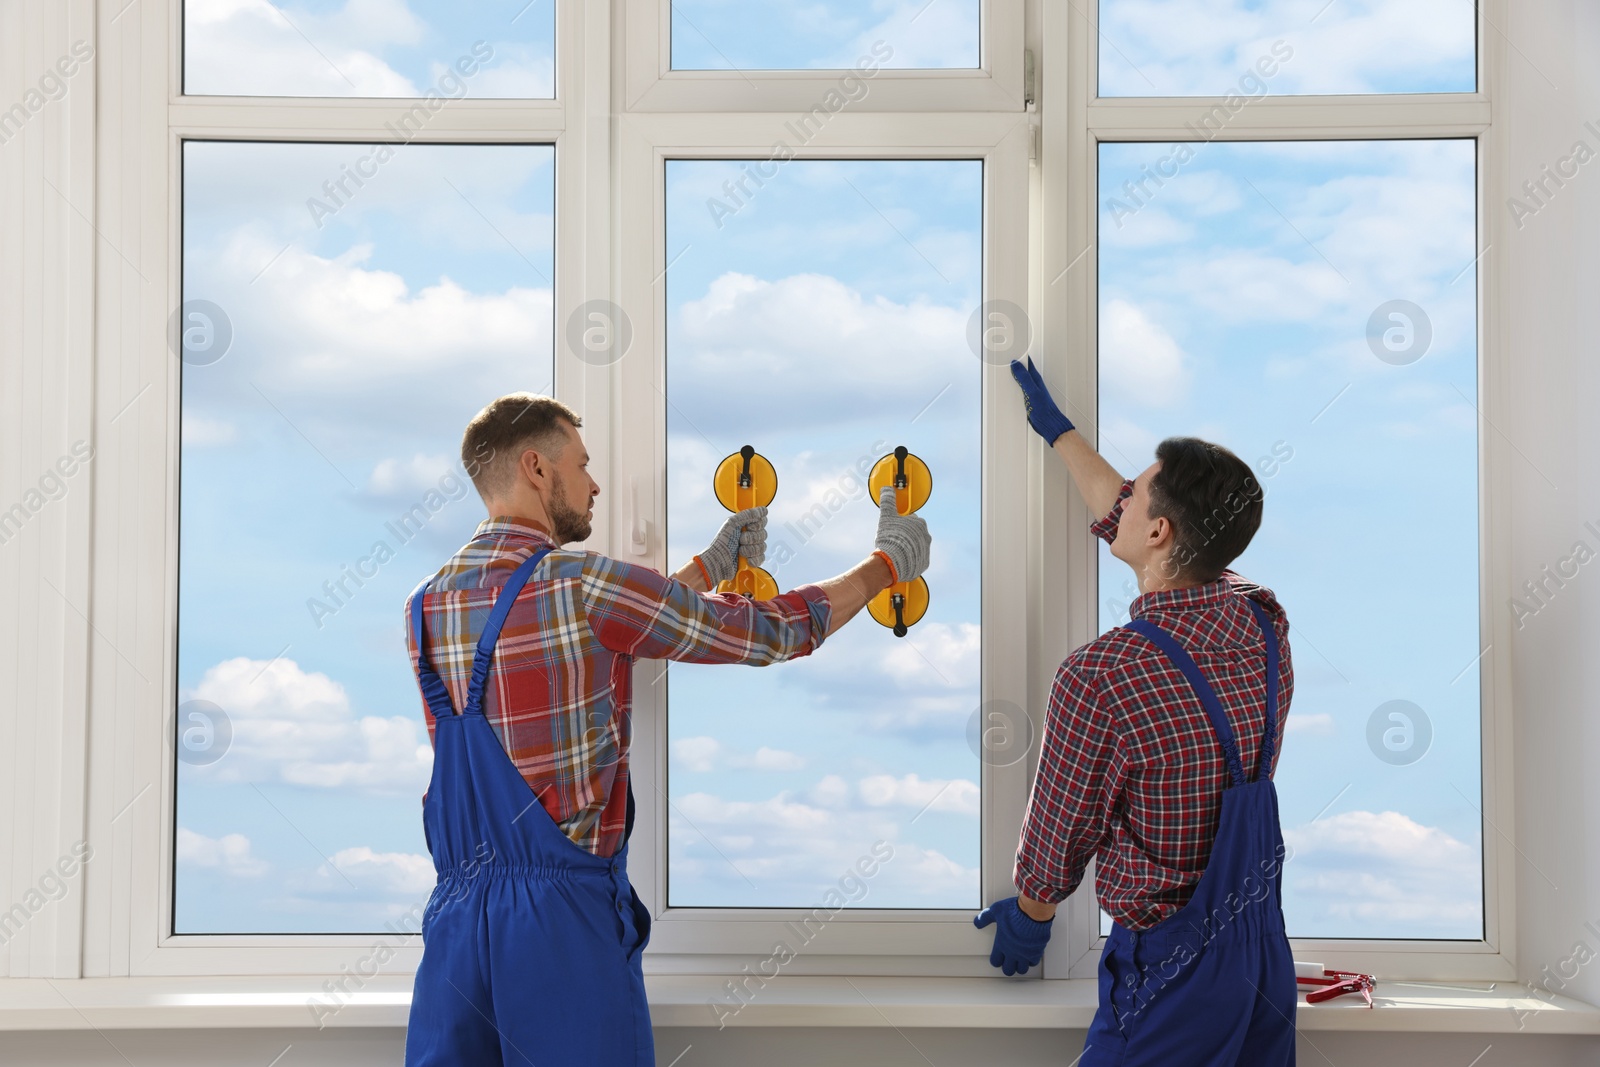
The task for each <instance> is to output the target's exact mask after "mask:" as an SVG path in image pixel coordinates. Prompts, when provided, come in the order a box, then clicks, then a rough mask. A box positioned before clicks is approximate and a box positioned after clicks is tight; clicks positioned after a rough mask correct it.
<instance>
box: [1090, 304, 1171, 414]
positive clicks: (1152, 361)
mask: <svg viewBox="0 0 1600 1067" xmlns="http://www.w3.org/2000/svg"><path fill="white" fill-rule="evenodd" d="M1100 367H1101V373H1102V375H1103V379H1104V384H1105V385H1106V386H1107V387H1109V388H1111V389H1113V390H1116V391H1117V392H1118V393H1119V394H1121V396H1122V397H1123V404H1124V405H1125V406H1147V407H1172V406H1174V405H1176V404H1179V403H1181V402H1182V401H1183V400H1184V399H1185V398H1186V396H1187V394H1188V390H1189V379H1190V373H1189V368H1188V366H1187V357H1186V356H1185V355H1184V351H1183V349H1182V348H1180V347H1179V346H1178V342H1177V341H1175V340H1173V338H1172V335H1171V334H1169V333H1168V332H1167V331H1166V330H1165V329H1163V328H1162V327H1161V326H1160V325H1159V324H1157V323H1156V322H1154V321H1152V320H1151V318H1150V317H1149V315H1147V314H1146V313H1145V311H1144V310H1143V309H1142V308H1140V307H1139V306H1138V305H1136V304H1133V303H1130V302H1129V301H1127V300H1122V299H1112V300H1110V301H1109V302H1108V303H1107V304H1106V306H1105V309H1104V311H1102V312H1101V315H1100Z"/></svg>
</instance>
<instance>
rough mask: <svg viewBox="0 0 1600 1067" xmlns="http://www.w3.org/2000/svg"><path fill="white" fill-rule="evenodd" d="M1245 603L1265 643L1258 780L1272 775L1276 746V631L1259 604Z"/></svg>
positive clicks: (1248, 600)
mask: <svg viewBox="0 0 1600 1067" xmlns="http://www.w3.org/2000/svg"><path fill="white" fill-rule="evenodd" d="M1245 603H1247V604H1249V605H1250V612H1251V614H1253V615H1254V616H1255V617H1256V625H1257V626H1260V627H1261V635H1262V637H1264V638H1265V639H1266V645H1267V721H1266V725H1265V726H1264V727H1263V728H1262V731H1261V762H1260V764H1259V766H1258V767H1257V768H1256V780H1257V781H1260V780H1261V779H1263V778H1270V777H1271V776H1272V754H1273V751H1274V750H1275V749H1276V748H1277V747H1278V631H1277V630H1275V629H1273V626H1272V620H1271V619H1269V618H1267V613H1266V610H1265V609H1263V608H1262V606H1261V605H1260V604H1257V603H1256V602H1255V601H1254V600H1251V599H1250V598H1249V597H1245Z"/></svg>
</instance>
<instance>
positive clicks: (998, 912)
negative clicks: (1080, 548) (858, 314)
mask: <svg viewBox="0 0 1600 1067" xmlns="http://www.w3.org/2000/svg"><path fill="white" fill-rule="evenodd" d="M1012 366H1013V367H1014V366H1016V363H1012ZM1053 922H1055V920H1054V919H1047V920H1046V921H1044V922H1039V921H1038V920H1037V919H1030V918H1028V917H1027V916H1026V915H1024V914H1023V913H1022V909H1021V908H1019V907H1017V898H1016V897H1007V898H1006V899H1004V900H997V901H995V902H994V903H993V904H990V905H989V906H988V907H987V908H984V909H983V910H982V911H980V912H979V913H978V914H977V916H976V917H975V918H974V919H973V920H972V925H973V926H976V927H977V928H978V929H980V930H982V929H983V928H984V927H985V926H988V925H989V924H990V923H996V924H998V925H996V926H995V928H994V950H993V951H992V952H990V953H989V963H990V965H991V966H994V967H998V968H1000V970H1001V971H1003V972H1005V973H1006V974H1027V973H1028V968H1029V967H1037V966H1038V965H1039V961H1040V960H1042V959H1044V946H1045V945H1046V944H1048V943H1049V941H1050V925H1051V923H1053Z"/></svg>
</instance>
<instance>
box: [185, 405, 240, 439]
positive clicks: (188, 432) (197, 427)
mask: <svg viewBox="0 0 1600 1067" xmlns="http://www.w3.org/2000/svg"><path fill="white" fill-rule="evenodd" d="M238 438H239V428H238V427H237V426H235V425H234V424H233V423H231V422H228V421H226V420H224V419H208V418H206V417H205V416H204V415H197V414H194V413H193V412H189V411H185V412H184V413H183V443H184V445H185V446H186V447H188V448H205V447H207V446H208V445H226V444H232V443H233V442H234V441H236V440H238Z"/></svg>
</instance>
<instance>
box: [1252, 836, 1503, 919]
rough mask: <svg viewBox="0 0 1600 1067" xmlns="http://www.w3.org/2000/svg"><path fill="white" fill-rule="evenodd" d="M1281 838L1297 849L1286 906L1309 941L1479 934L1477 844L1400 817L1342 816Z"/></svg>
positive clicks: (1289, 866)
mask: <svg viewBox="0 0 1600 1067" xmlns="http://www.w3.org/2000/svg"><path fill="white" fill-rule="evenodd" d="M1283 836H1284V841H1285V843H1286V844H1287V845H1288V846H1289V847H1290V848H1291V849H1292V850H1293V854H1292V857H1291V858H1290V860H1289V861H1288V863H1287V864H1286V865H1285V867H1284V878H1285V902H1286V904H1288V903H1289V902H1290V901H1291V900H1292V901H1293V904H1294V909H1295V910H1297V911H1299V912H1300V913H1301V915H1302V917H1301V919H1300V920H1299V928H1301V929H1307V932H1308V936H1366V937H1396V936H1423V937H1430V936H1432V937H1439V936H1442V937H1476V936H1478V935H1479V933H1480V926H1479V924H1480V922H1481V919H1482V908H1481V902H1480V891H1481V884H1482V883H1481V868H1480V852H1479V846H1478V844H1477V843H1475V842H1474V843H1471V844H1468V843H1466V842H1463V841H1460V840H1458V839H1457V838H1455V837H1453V836H1451V835H1450V834H1449V833H1447V832H1445V831H1444V830H1442V829H1440V828H1438V827H1435V826H1426V825H1423V824H1421V823H1418V822H1416V821H1415V820H1413V819H1411V818H1410V817H1409V816H1406V815H1403V814H1401V813H1400V812H1397V811H1383V812H1372V811H1348V812H1342V813H1340V814H1337V815H1329V816H1326V817H1324V818H1321V819H1317V820H1315V821H1313V822H1311V823H1308V824H1305V825H1302V826H1297V827H1292V828H1289V829H1286V830H1284V834H1283ZM1291 921H1296V920H1294V919H1293V918H1291ZM1329 926H1331V927H1332V929H1328V927H1329ZM1308 928H1309V929H1308Z"/></svg>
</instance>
